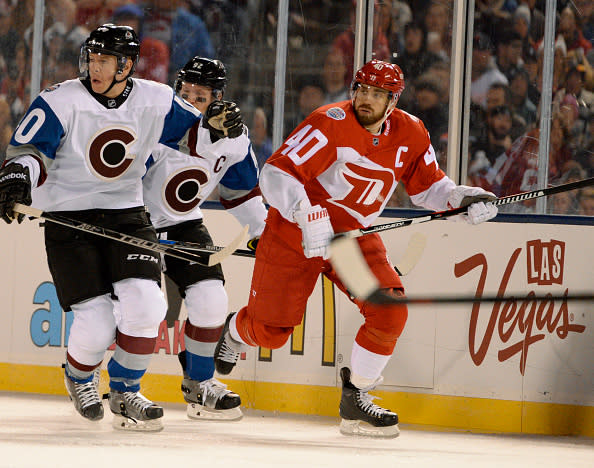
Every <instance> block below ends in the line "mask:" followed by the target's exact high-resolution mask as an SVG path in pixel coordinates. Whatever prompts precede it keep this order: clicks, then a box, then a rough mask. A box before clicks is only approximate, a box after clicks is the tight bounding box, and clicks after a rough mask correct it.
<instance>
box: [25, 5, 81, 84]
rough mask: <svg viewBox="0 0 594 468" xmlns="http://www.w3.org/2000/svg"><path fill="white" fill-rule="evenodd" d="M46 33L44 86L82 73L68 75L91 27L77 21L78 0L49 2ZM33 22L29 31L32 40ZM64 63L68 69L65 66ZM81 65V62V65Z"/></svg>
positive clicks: (46, 13)
mask: <svg viewBox="0 0 594 468" xmlns="http://www.w3.org/2000/svg"><path fill="white" fill-rule="evenodd" d="M44 23H45V27H46V30H45V33H44V34H43V50H44V57H43V68H42V83H41V88H45V87H47V86H50V85H52V84H54V83H60V82H62V81H64V79H71V78H72V77H73V76H76V75H78V71H75V73H74V74H73V75H72V74H70V75H66V71H68V72H70V71H72V67H71V66H70V64H71V63H73V62H74V61H76V62H77V63H78V56H79V52H80V46H81V44H82V43H83V42H84V41H85V39H86V38H87V37H88V35H89V30H88V29H87V28H85V27H84V26H80V25H79V24H77V23H76V3H75V1H74V0H53V1H51V2H46V9H45V20H44ZM32 35H33V25H31V27H30V28H29V29H28V30H27V31H26V32H25V36H26V37H27V38H28V41H29V43H30V44H31V43H32ZM63 65H65V68H66V69H67V70H64V69H63ZM77 68H78V66H77Z"/></svg>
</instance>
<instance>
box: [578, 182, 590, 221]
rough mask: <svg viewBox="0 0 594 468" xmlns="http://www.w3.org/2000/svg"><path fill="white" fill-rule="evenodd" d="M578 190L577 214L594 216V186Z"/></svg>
mask: <svg viewBox="0 0 594 468" xmlns="http://www.w3.org/2000/svg"><path fill="white" fill-rule="evenodd" d="M580 192H581V193H580V200H579V212H578V214H581V215H584V216H594V187H586V188H585V189H582V190H581V191H580Z"/></svg>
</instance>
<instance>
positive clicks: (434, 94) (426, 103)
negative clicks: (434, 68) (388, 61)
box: [405, 73, 448, 148]
mask: <svg viewBox="0 0 594 468" xmlns="http://www.w3.org/2000/svg"><path fill="white" fill-rule="evenodd" d="M405 78H406V75H405ZM444 86H447V83H442V82H441V81H440V80H439V79H438V78H437V77H436V76H433V75H430V74H428V73H426V74H423V75H421V76H419V77H418V78H417V79H416V80H415V81H414V82H413V87H414V98H413V99H412V100H411V101H410V103H409V105H408V106H407V107H406V108H405V110H406V112H408V113H410V114H412V115H414V116H416V117H418V118H419V119H420V120H421V121H422V122H423V123H424V124H425V127H426V128H427V131H428V132H429V135H430V138H431V143H432V145H433V147H434V148H436V147H437V146H438V144H439V140H440V138H441V136H442V135H443V134H444V133H447V131H448V109H447V106H446V105H444V104H443V103H442V102H441V95H442V94H444V93H445V94H447V88H444Z"/></svg>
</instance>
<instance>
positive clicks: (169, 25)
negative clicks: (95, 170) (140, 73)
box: [142, 0, 214, 83]
mask: <svg viewBox="0 0 594 468" xmlns="http://www.w3.org/2000/svg"><path fill="white" fill-rule="evenodd" d="M144 12H145V16H144V22H143V25H142V32H143V37H147V38H149V37H150V38H152V39H158V40H160V41H161V42H163V43H164V44H165V45H167V47H168V48H169V73H168V76H169V80H168V81H169V82H170V83H173V80H174V78H175V75H176V73H177V70H179V69H181V68H182V67H183V66H184V65H185V64H186V63H187V62H188V60H189V59H191V58H192V57H194V56H196V55H198V56H200V57H206V58H212V57H213V56H214V49H213V46H212V43H211V40H210V36H209V34H208V31H207V29H206V26H205V24H204V21H202V19H201V18H200V17H199V16H197V15H194V14H192V13H190V11H189V10H188V9H187V7H186V4H185V2H183V1H182V0H147V1H146V2H145V4H144Z"/></svg>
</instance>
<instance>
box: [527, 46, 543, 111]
mask: <svg viewBox="0 0 594 468" xmlns="http://www.w3.org/2000/svg"><path fill="white" fill-rule="evenodd" d="M523 60H524V70H526V71H527V72H528V79H529V82H528V83H529V84H528V98H529V99H530V100H531V101H532V102H533V103H534V104H536V105H537V106H538V102H540V91H539V85H538V83H537V82H538V81H542V76H538V52H537V51H536V50H534V49H528V51H527V52H526V55H525V56H524V58H523Z"/></svg>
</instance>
